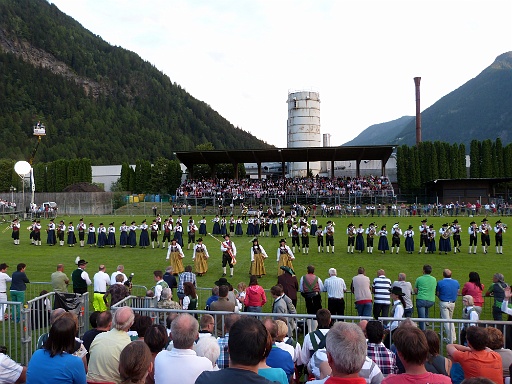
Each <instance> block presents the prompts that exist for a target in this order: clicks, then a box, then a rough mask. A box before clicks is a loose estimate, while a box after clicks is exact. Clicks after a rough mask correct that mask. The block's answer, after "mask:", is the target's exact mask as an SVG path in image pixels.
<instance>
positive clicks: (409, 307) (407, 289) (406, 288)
mask: <svg viewBox="0 0 512 384" xmlns="http://www.w3.org/2000/svg"><path fill="white" fill-rule="evenodd" d="M406 279H407V276H406V274H405V273H403V272H401V273H399V274H398V280H397V281H394V282H393V284H391V288H393V287H399V288H401V289H402V293H403V294H404V295H403V298H404V301H405V307H404V317H412V313H413V310H414V308H413V303H412V285H411V283H410V282H408V281H406Z"/></svg>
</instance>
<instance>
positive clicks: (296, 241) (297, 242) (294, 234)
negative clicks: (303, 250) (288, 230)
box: [292, 224, 300, 253]
mask: <svg viewBox="0 0 512 384" xmlns="http://www.w3.org/2000/svg"><path fill="white" fill-rule="evenodd" d="M299 232H300V231H299V228H298V227H297V224H293V225H292V249H293V253H295V246H297V247H298V248H299V253H300V237H299V236H300V233H299Z"/></svg>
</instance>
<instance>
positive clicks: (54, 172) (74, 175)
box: [34, 158, 92, 192]
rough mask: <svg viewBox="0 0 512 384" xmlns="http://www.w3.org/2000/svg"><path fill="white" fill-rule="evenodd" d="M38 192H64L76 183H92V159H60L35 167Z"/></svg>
mask: <svg viewBox="0 0 512 384" xmlns="http://www.w3.org/2000/svg"><path fill="white" fill-rule="evenodd" d="M34 181H35V184H36V192H62V191H64V188H66V187H67V186H69V185H72V184H76V183H92V168H91V160H90V159H85V158H84V159H71V160H66V159H60V160H56V161H52V162H49V163H37V164H35V165H34Z"/></svg>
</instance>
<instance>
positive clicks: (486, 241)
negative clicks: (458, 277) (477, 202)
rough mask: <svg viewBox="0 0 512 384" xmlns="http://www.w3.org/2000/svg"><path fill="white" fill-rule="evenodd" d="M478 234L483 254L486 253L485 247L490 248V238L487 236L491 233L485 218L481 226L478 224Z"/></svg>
mask: <svg viewBox="0 0 512 384" xmlns="http://www.w3.org/2000/svg"><path fill="white" fill-rule="evenodd" d="M479 232H480V240H481V241H482V250H483V251H484V254H485V253H487V247H490V246H491V236H490V235H489V234H490V232H491V226H490V225H489V224H488V220H487V218H485V217H484V218H483V220H482V224H480V228H479Z"/></svg>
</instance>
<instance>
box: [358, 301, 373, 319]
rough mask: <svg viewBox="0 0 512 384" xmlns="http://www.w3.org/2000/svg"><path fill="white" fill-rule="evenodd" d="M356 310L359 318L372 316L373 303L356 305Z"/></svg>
mask: <svg viewBox="0 0 512 384" xmlns="http://www.w3.org/2000/svg"><path fill="white" fill-rule="evenodd" d="M356 310H357V315H358V316H367V317H371V316H372V303H366V304H357V303H356Z"/></svg>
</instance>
